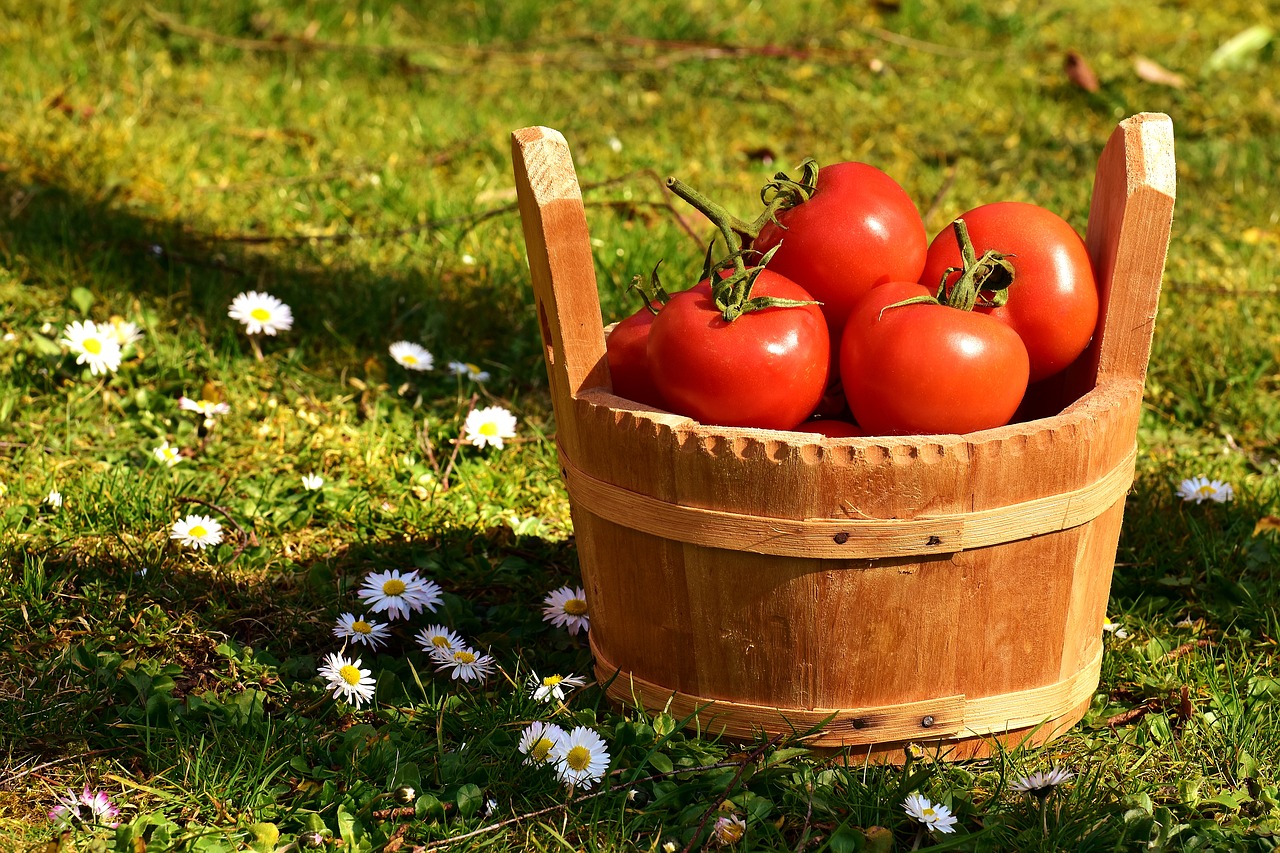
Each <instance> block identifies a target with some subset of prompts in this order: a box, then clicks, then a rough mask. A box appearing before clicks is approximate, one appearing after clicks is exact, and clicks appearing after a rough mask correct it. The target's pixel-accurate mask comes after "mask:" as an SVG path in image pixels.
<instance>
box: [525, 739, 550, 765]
mask: <svg viewBox="0 0 1280 853" xmlns="http://www.w3.org/2000/svg"><path fill="white" fill-rule="evenodd" d="M551 747H552V743H551V738H549V737H544V738H538V742H537V743H535V744H534V745H533V749H531V750H529V754H530V755H531V756H533V760H534V761H546V760H547V753H549V752H551Z"/></svg>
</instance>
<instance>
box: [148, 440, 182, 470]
mask: <svg viewBox="0 0 1280 853" xmlns="http://www.w3.org/2000/svg"><path fill="white" fill-rule="evenodd" d="M151 455H152V456H154V457H155V458H156V461H157V462H163V463H164V464H165V465H168V466H169V467H170V468H172V467H173V466H174V465H177V464H178V463H179V462H181V461H182V454H181V453H179V452H178V448H176V447H174V446H173V445H172V444H170V443H169V442H168V440H167V439H166V440H165V441H163V442H161V443H160V446H159V447H153V448H151Z"/></svg>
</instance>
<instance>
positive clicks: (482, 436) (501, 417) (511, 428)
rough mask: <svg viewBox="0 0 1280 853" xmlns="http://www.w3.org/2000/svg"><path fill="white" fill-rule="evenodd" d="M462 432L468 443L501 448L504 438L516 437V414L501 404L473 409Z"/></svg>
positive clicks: (468, 414)
mask: <svg viewBox="0 0 1280 853" xmlns="http://www.w3.org/2000/svg"><path fill="white" fill-rule="evenodd" d="M462 432H463V436H464V437H465V438H466V440H467V443H468V444H474V445H475V446H476V447H484V446H485V445H493V446H494V447H496V448H498V449H499V450H501V449H502V448H503V441H504V440H506V439H508V438H515V437H516V416H515V415H513V414H511V413H510V412H509V411H507V410H506V409H504V408H502V407H501V406H486V407H485V408H483V409H472V410H471V411H470V412H468V413H467V420H466V423H464V424H463V425H462Z"/></svg>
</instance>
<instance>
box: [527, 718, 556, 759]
mask: <svg viewBox="0 0 1280 853" xmlns="http://www.w3.org/2000/svg"><path fill="white" fill-rule="evenodd" d="M567 735H568V732H566V731H565V730H564V729H562V728H560V727H559V726H557V725H556V724H555V723H544V722H542V721H541V720H534V721H533V722H532V723H530V724H529V725H528V726H526V727H525V730H524V731H523V732H521V734H520V745H519V747H518V748H519V750H520V752H522V753H524V755H526V756H528V757H527V758H525V760H524V763H525V764H549V763H551V762H552V761H554V760H555V759H553V758H552V757H551V750H552V749H553V748H554V747H555V745H556V744H557V743H559V742H560V740H561V739H562V738H564V737H566V736H567Z"/></svg>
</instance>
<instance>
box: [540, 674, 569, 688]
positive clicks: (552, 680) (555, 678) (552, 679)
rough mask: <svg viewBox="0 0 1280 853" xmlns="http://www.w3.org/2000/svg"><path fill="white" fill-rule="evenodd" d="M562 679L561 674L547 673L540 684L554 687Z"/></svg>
mask: <svg viewBox="0 0 1280 853" xmlns="http://www.w3.org/2000/svg"><path fill="white" fill-rule="evenodd" d="M562 681H564V676H563V675H548V676H547V677H546V678H544V679H542V686H543V687H555V686H556V685H557V684H559V683H560V682H562Z"/></svg>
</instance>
